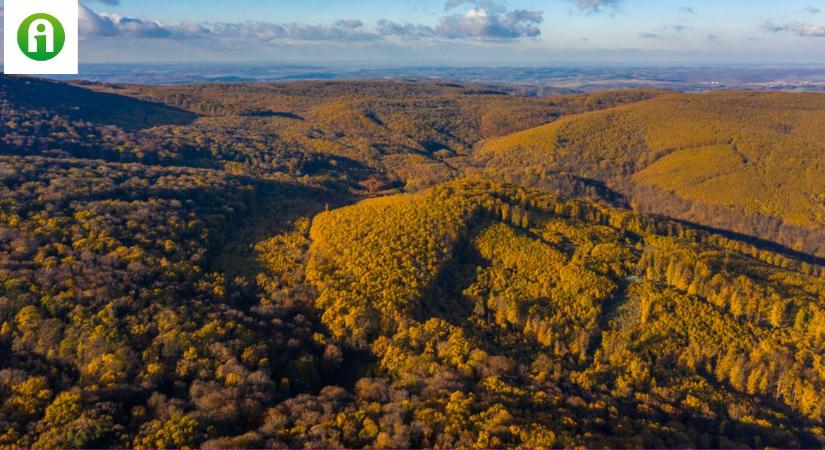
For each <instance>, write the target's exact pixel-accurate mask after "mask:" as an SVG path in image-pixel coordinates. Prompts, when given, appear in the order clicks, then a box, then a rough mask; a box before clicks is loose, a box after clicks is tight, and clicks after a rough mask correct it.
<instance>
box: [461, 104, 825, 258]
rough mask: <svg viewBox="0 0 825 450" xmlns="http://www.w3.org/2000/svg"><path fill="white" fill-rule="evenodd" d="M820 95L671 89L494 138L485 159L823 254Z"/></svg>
mask: <svg viewBox="0 0 825 450" xmlns="http://www.w3.org/2000/svg"><path fill="white" fill-rule="evenodd" d="M823 119H825V97H823V96H820V95H817V94H788V93H744V92H715V93H707V94H690V95H689V94H675V93H674V94H668V95H663V96H659V97H657V98H654V99H651V100H648V101H643V102H639V103H635V104H632V105H627V106H621V107H617V108H613V109H607V110H603V111H598V112H593V113H586V114H582V115H577V116H570V117H565V118H564V119H562V120H560V121H557V122H554V123H551V124H548V125H544V126H540V127H537V128H532V129H529V130H525V131H522V132H518V133H515V134H512V135H509V136H506V137H502V138H500V139H494V140H491V141H490V142H487V143H486V144H485V145H484V146H483V147H482V148H480V149H479V150H478V151H477V152H476V153H475V154H474V158H475V159H476V161H477V163H478V164H483V165H484V166H485V167H492V168H506V169H520V170H522V171H523V170H525V169H530V170H539V171H540V170H542V169H550V170H557V171H564V172H569V173H571V174H574V175H577V176H581V177H586V178H592V179H595V180H599V181H602V182H605V183H607V185H608V186H609V187H611V188H613V189H614V190H616V191H618V192H620V193H622V194H624V195H625V196H626V197H627V198H628V199H629V200H630V201H632V202H634V203H635V205H636V207H637V208H638V209H639V210H641V211H647V212H653V213H658V214H664V215H668V216H671V217H677V218H680V219H684V220H688V221H693V222H697V223H701V224H703V225H707V226H712V227H718V228H721V229H725V230H730V231H735V232H739V233H744V234H747V235H751V236H755V237H761V238H765V239H768V240H773V241H777V242H780V243H782V244H783V245H785V246H787V247H791V248H794V249H796V250H803V251H806V252H811V253H816V254H823V253H825V234H823V233H825V228H824V227H825V215H823V214H825V210H823V195H825V181H824V180H823V179H822V177H821V176H820V174H821V173H822V169H823V167H825V146H823V144H822V142H824V141H825V140H824V139H825V131H823V130H822V128H821V127H820V126H818V124H819V123H821V121H822V120H823Z"/></svg>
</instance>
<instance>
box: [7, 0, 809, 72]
mask: <svg viewBox="0 0 825 450" xmlns="http://www.w3.org/2000/svg"><path fill="white" fill-rule="evenodd" d="M0 4H1V3H0ZM80 30H81V43H80V54H81V62H82V63H101V62H118V63H169V62H174V63H180V62H220V63H229V62H237V63H262V64H272V63H295V64H313V65H336V64H354V65H367V66H421V65H447V66H518V65H523V66H549V65H559V64H571V63H572V64H594V65H599V64H740V63H741V64H820V63H823V62H825V0H818V1H812V0H509V1H505V0H82V1H81V2H80Z"/></svg>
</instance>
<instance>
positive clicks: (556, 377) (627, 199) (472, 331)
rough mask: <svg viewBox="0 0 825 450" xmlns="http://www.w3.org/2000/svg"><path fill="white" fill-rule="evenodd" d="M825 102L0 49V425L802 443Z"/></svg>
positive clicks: (814, 307)
mask: <svg viewBox="0 0 825 450" xmlns="http://www.w3.org/2000/svg"><path fill="white" fill-rule="evenodd" d="M823 98H825V97H823ZM820 103H825V100H821V98H820V97H819V96H815V95H814V96H804V95H800V96H796V95H790V94H754V93H735V92H729V93H716V94H703V95H691V96H687V95H681V94H674V93H667V92H661V91H615V92H600V93H594V94H576V95H561V96H552V97H542V98H535V97H525V96H520V95H516V94H514V93H513V92H512V91H505V90H502V91H496V90H492V89H490V88H489V87H482V86H470V85H468V86H462V85H457V84H443V83H416V82H389V81H361V82H300V83H287V84H211V85H187V86H138V85H114V84H107V85H103V84H95V83H71V84H66V83H58V82H49V81H43V80H36V79H28V78H21V77H0V448H29V447H35V448H131V447H137V448H193V447H201V448H271V447H275V448H344V447H347V448H430V447H441V448H454V447H460V448H526V447H531V448H532V447H535V448H562V447H564V448H568V447H578V446H584V447H591V448H596V447H666V448H682V447H716V448H734V447H736V448H738V447H753V448H763V447H782V448H795V447H806V448H819V447H822V446H823V445H825V400H824V399H823V398H822V395H821V393H822V392H823V390H825V358H823V355H825V309H824V308H825V303H824V302H825V300H823V299H825V264H823V262H825V261H823V259H822V258H821V257H818V256H817V255H816V254H815V253H814V252H813V251H812V250H811V249H816V248H818V247H817V245H818V243H819V242H820V241H819V236H820V232H821V231H820V228H819V227H820V224H821V217H819V215H818V213H817V211H818V210H817V209H816V208H817V206H816V205H818V204H819V203H821V201H820V200H821V199H819V198H818V197H816V196H815V195H813V196H808V197H806V195H803V194H804V193H815V192H825V191H822V190H821V189H820V187H821V184H818V183H820V181H818V179H817V177H816V176H815V174H816V167H817V166H816V165H817V164H818V161H819V160H818V159H817V158H819V156H818V155H819V150H818V149H819V146H818V145H819V144H818V142H822V141H821V139H820V135H821V134H822V133H824V132H823V131H821V130H819V129H818V128H817V127H816V125H815V124H816V123H818V121H819V119H820V115H821V114H820V111H821V110H822V108H821V107H820ZM789 105H792V106H793V107H791V106H789ZM818 189H820V190H818ZM806 199H807V200H806ZM649 211H652V212H655V213H657V214H648V213H647V212H649ZM667 216H670V217H667ZM691 222H695V223H691ZM735 232H738V233H735Z"/></svg>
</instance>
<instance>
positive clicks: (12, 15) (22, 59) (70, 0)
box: [3, 0, 78, 75]
mask: <svg viewBox="0 0 825 450" xmlns="http://www.w3.org/2000/svg"><path fill="white" fill-rule="evenodd" d="M77 5H78V0H5V1H4V12H3V72H5V73H6V74H9V75H77V65H78V64H77V62H78V61H77V60H78V57H77V54H78V48H77V47H78V30H77V23H78V19H77V17H78V6H77ZM38 13H46V14H50V15H52V16H54V17H55V18H56V19H57V20H59V21H60V23H61V24H62V25H63V29H64V31H65V32H66V43H65V45H64V46H63V50H61V52H60V53H59V54H58V55H57V56H55V57H54V58H52V59H50V60H48V61H34V60H32V59H30V58H29V57H27V56H26V55H25V54H23V52H22V51H21V50H20V47H19V46H18V44H17V30H18V29H19V28H20V25H21V24H22V23H23V21H24V20H26V18H28V17H29V16H31V15H32V14H38Z"/></svg>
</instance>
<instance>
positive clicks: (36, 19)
mask: <svg viewBox="0 0 825 450" xmlns="http://www.w3.org/2000/svg"><path fill="white" fill-rule="evenodd" d="M65 44H66V31H65V30H64V29H63V24H61V23H60V21H59V20H57V19H56V18H55V17H54V16H52V15H49V14H46V13H38V14H32V15H31V16H29V17H28V18H26V20H24V21H23V23H22V24H20V28H19V29H18V30H17V45H18V46H19V47H20V50H21V51H22V52H23V54H24V55H26V56H27V57H28V58H29V59H33V60H35V61H48V60H50V59H52V58H54V57H55V56H57V55H58V54H59V53H60V51H61V50H63V46H64V45H65Z"/></svg>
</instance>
